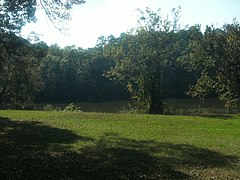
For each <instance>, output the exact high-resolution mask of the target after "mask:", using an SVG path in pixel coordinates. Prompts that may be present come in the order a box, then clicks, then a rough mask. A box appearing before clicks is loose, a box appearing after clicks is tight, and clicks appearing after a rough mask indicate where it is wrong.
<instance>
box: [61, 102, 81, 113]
mask: <svg viewBox="0 0 240 180" xmlns="http://www.w3.org/2000/svg"><path fill="white" fill-rule="evenodd" d="M63 111H64V112H66V111H71V112H82V110H81V107H79V106H76V105H74V104H73V103H70V104H69V105H68V106H66V107H65V108H64V110H63Z"/></svg>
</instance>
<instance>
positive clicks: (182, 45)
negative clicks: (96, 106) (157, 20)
mask: <svg viewBox="0 0 240 180" xmlns="http://www.w3.org/2000/svg"><path fill="white" fill-rule="evenodd" d="M148 13H149V12H148ZM239 47H240V28H239V24H238V23H236V22H234V23H233V24H229V25H225V26H224V27H223V28H221V29H218V28H214V27H207V28H206V31H205V32H204V33H202V32H201V30H200V27H199V26H193V27H190V28H187V29H178V30H176V29H168V30H166V29H165V30H159V29H144V28H142V29H138V30H137V31H136V32H134V33H122V34H121V35H120V36H119V37H117V38H116V37H114V36H112V35H111V36H109V37H107V38H105V37H100V38H99V39H98V42H97V45H96V47H94V48H89V49H82V48H77V47H75V46H67V47H65V48H60V47H59V46H58V45H57V44H54V45H51V46H48V45H46V43H44V42H38V43H31V42H30V41H28V40H26V39H23V38H21V37H19V36H17V35H15V34H14V33H10V32H4V31H2V32H1V33H0V82H1V83H0V103H1V105H2V106H12V107H15V108H30V106H31V104H32V103H33V102H38V103H39V102H41V103H52V102H57V103H69V102H103V101H116V100H123V99H129V98H132V99H133V100H136V101H137V102H140V103H139V104H141V102H143V100H142V99H144V98H145V100H146V99H147V100H146V101H144V102H143V105H145V106H147V107H148V108H153V109H152V110H151V109H150V111H149V112H151V113H159V112H158V111H155V110H154V108H157V106H156V107H154V104H153V103H152V102H150V101H153V99H154V97H158V94H160V96H161V97H160V98H161V99H163V98H186V97H190V96H192V97H198V98H200V100H202V101H201V102H203V100H204V98H206V97H208V96H211V97H213V96H214V97H219V99H220V100H222V101H223V102H225V105H226V106H228V107H231V106H233V107H237V106H238V105H239V97H240V95H239V93H240V75H239V72H240V67H239V65H240V49H239ZM158 83H160V85H159V86H156V84H158ZM153 87H154V88H155V89H154V88H153ZM157 93H158V94H157ZM189 95H190V96H189ZM141 98H142V99H141ZM138 100H139V101H138ZM147 101H148V102H150V103H149V104H146V102H147ZM144 103H145V104H144ZM151 103H152V104H151ZM151 106H152V107H151ZM160 113H161V112H160Z"/></svg>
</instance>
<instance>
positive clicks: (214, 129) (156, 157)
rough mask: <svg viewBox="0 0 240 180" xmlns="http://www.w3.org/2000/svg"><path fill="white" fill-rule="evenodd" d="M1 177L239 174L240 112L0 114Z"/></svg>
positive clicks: (207, 176) (219, 176)
mask: <svg viewBox="0 0 240 180" xmlns="http://www.w3.org/2000/svg"><path fill="white" fill-rule="evenodd" d="M0 177H1V179H213V178H214V179H239V177H240V115H222V116H210V117H207V116H206V117H197V116H160V115H140V114H139V115H137V114H111V113H79V112H46V111H45V112H44V111H8V110H6V111H0Z"/></svg>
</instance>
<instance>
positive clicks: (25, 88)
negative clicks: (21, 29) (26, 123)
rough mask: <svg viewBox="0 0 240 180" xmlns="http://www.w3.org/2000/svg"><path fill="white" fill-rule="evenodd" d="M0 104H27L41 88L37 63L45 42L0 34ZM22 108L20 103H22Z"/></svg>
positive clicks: (45, 49) (42, 52)
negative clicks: (32, 42)
mask: <svg viewBox="0 0 240 180" xmlns="http://www.w3.org/2000/svg"><path fill="white" fill-rule="evenodd" d="M1 41H4V43H0V50H1V54H0V59H1V61H0V82H1V83H0V104H10V105H11V106H15V107H17V108H21V107H20V106H19V105H20V103H22V104H23V106H25V105H29V104H30V103H31V102H32V100H33V98H34V94H35V92H37V91H39V90H40V89H41V79H40V76H39V65H40V63H41V60H42V58H43V57H44V54H46V51H47V46H46V44H45V43H38V44H34V45H32V44H31V43H30V42H28V41H27V40H25V39H23V38H20V37H18V36H16V35H14V34H13V33H5V34H4V33H1V34H0V42H1ZM23 108H24V107H23Z"/></svg>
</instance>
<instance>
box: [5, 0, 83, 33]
mask: <svg viewBox="0 0 240 180" xmlns="http://www.w3.org/2000/svg"><path fill="white" fill-rule="evenodd" d="M84 2H85V1H84V0H2V1H1V2H0V30H1V31H11V32H19V31H20V30H21V28H22V27H23V26H24V25H25V24H26V23H29V22H34V21H36V19H37V18H36V16H35V14H36V10H37V9H40V8H42V9H43V10H44V12H45V14H46V16H47V17H48V18H49V20H50V21H52V22H53V24H54V25H55V27H57V28H58V29H64V28H65V27H64V25H65V23H64V22H66V20H69V19H70V17H71V16H70V10H71V9H72V7H73V6H74V5H79V4H82V3H84Z"/></svg>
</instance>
